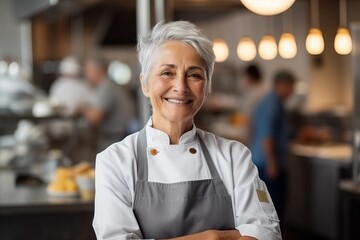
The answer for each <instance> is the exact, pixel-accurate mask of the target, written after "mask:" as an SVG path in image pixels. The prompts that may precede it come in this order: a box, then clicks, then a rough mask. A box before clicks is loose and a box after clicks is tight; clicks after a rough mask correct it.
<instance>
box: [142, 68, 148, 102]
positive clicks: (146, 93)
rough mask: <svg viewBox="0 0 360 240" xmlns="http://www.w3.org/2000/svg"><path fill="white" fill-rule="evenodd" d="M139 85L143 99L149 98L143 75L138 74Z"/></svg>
mask: <svg viewBox="0 0 360 240" xmlns="http://www.w3.org/2000/svg"><path fill="white" fill-rule="evenodd" d="M140 83H141V90H142V92H143V94H144V95H145V97H149V86H148V84H147V83H146V82H145V79H144V75H142V74H140Z"/></svg>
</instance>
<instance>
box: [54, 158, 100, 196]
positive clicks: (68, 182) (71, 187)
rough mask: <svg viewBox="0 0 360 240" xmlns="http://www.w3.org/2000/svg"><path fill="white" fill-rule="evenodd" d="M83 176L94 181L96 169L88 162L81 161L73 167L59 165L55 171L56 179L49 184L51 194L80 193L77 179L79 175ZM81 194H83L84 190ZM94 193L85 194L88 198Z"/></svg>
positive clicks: (71, 194)
mask: <svg viewBox="0 0 360 240" xmlns="http://www.w3.org/2000/svg"><path fill="white" fill-rule="evenodd" d="M79 176H83V177H86V178H89V179H92V181H94V179H95V170H94V169H93V168H92V167H91V165H90V164H89V163H87V162H81V163H79V164H77V165H75V166H73V167H59V168H57V169H56V171H55V179H54V181H52V182H51V183H50V184H49V186H48V192H49V194H52V195H56V196H67V195H69V196H74V195H77V194H78V193H79V190H83V189H80V188H79V185H78V183H77V181H76V179H77V177H79ZM80 192H81V196H82V195H83V191H80ZM93 192H94V191H92V193H88V194H84V195H85V197H86V198H87V199H89V198H91V196H93V194H94V193H93Z"/></svg>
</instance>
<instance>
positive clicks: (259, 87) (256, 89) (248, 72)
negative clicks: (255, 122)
mask: <svg viewBox="0 0 360 240" xmlns="http://www.w3.org/2000/svg"><path fill="white" fill-rule="evenodd" d="M242 90H243V99H242V112H243V113H244V114H245V115H246V117H247V118H248V119H251V117H252V114H253V111H254V109H255V108H256V106H257V104H258V103H259V101H260V100H261V99H262V97H263V96H264V95H265V94H266V92H265V87H264V85H263V81H262V74H261V71H260V69H259V67H258V66H257V65H255V64H250V65H249V66H248V67H247V68H246V69H245V73H244V79H243V85H242Z"/></svg>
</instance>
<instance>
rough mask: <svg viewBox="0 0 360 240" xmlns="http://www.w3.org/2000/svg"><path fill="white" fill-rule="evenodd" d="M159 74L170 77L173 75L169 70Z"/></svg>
mask: <svg viewBox="0 0 360 240" xmlns="http://www.w3.org/2000/svg"><path fill="white" fill-rule="evenodd" d="M161 75H163V76H167V77H171V76H173V73H172V72H170V71H166V72H163V73H162V74H161Z"/></svg>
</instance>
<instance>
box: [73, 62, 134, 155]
mask: <svg viewBox="0 0 360 240" xmlns="http://www.w3.org/2000/svg"><path fill="white" fill-rule="evenodd" d="M84 67H85V69H84V73H85V78H86V80H87V82H88V83H89V84H90V85H91V86H92V88H93V89H94V91H95V95H94V98H93V99H92V101H91V104H90V105H89V106H87V107H82V108H80V109H79V112H80V114H81V115H82V116H84V117H85V118H86V119H87V120H88V121H89V122H90V124H91V125H92V126H93V127H94V129H95V131H96V133H97V136H98V137H97V149H96V150H97V152H100V151H102V150H104V149H105V148H106V147H108V146H109V145H111V144H112V143H114V142H117V141H120V140H122V139H123V138H124V137H125V135H126V131H127V129H126V128H127V126H128V121H129V119H130V118H131V116H130V115H131V114H130V109H128V106H129V102H130V100H129V99H128V98H127V95H126V93H125V92H124V89H122V87H121V86H120V85H118V84H116V83H115V82H114V81H112V80H111V79H109V78H108V75H107V67H108V66H107V62H106V61H105V60H103V59H100V58H89V59H87V60H86V62H85V66H84Z"/></svg>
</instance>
